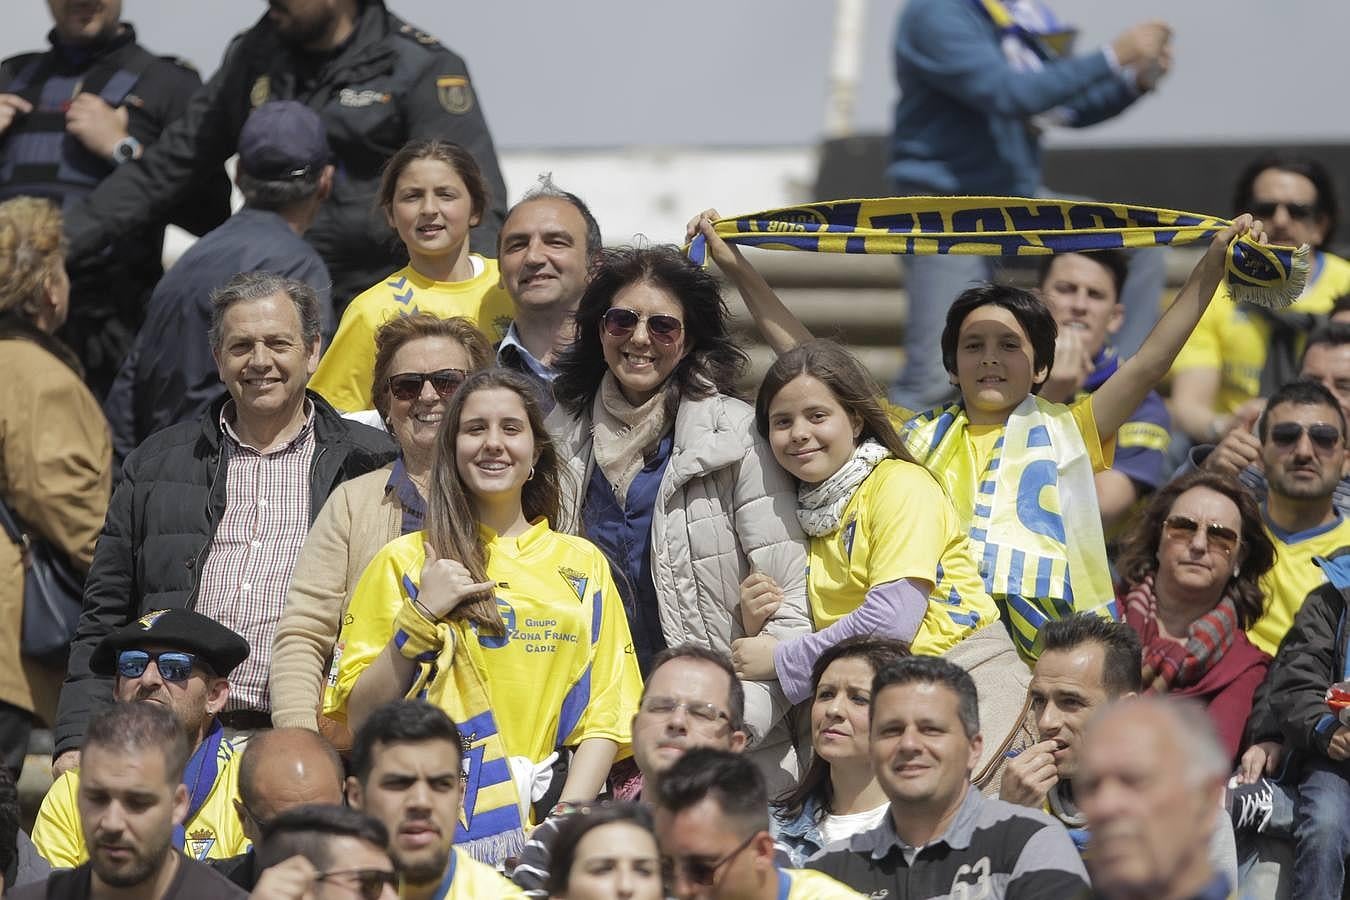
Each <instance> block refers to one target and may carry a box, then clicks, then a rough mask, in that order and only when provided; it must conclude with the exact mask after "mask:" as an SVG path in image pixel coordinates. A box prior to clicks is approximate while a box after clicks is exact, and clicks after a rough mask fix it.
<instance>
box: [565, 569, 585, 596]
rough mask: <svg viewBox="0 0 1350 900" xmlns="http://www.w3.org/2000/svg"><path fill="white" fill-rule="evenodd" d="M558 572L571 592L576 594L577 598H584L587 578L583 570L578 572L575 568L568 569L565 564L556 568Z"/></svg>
mask: <svg viewBox="0 0 1350 900" xmlns="http://www.w3.org/2000/svg"><path fill="white" fill-rule="evenodd" d="M558 574H559V575H561V576H562V577H563V581H566V582H567V583H568V584H569V585H570V586H571V588H572V592H573V593H574V594H576V595H577V599H578V600H584V599H585V597H586V585H587V582H588V581H589V579H587V577H586V574H585V573H584V572H578V571H577V570H576V569H569V568H567V567H566V566H560V567H559V568H558Z"/></svg>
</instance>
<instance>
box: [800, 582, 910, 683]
mask: <svg viewBox="0 0 1350 900" xmlns="http://www.w3.org/2000/svg"><path fill="white" fill-rule="evenodd" d="M927 611H928V592H927V591H925V590H923V589H922V588H920V587H916V586H915V584H914V582H912V581H910V580H909V579H908V578H901V579H899V580H898V581H888V582H886V583H885V584H878V585H876V586H875V587H873V588H871V589H870V590H869V591H868V592H867V596H866V597H864V598H863V602H862V605H861V606H859V607H858V608H857V609H855V610H854V611H853V612H851V613H849V614H848V615H846V616H844V617H843V618H842V619H840V620H839V621H837V622H835V623H834V624H833V625H831V626H830V627H828V628H826V629H824V630H822V631H817V632H815V633H814V634H804V635H802V636H801V637H799V638H795V639H793V640H790V641H782V642H780V643H779V644H778V646H777V647H775V648H774V651H773V667H774V670H775V671H776V672H777V673H778V684H779V686H781V687H782V688H783V693H784V694H786V695H787V698H788V700H790V701H792V702H793V703H800V702H801V701H803V700H805V699H806V698H807V697H809V696H811V667H812V666H813V665H815V662H816V660H817V659H818V658H819V657H820V655H821V654H822V653H824V652H825V651H826V650H828V649H829V648H830V647H833V646H834V645H835V644H837V643H839V642H840V641H842V640H844V638H850V637H857V636H859V635H873V636H877V637H887V638H893V639H895V640H897V641H901V642H903V643H905V644H909V643H911V642H912V641H913V640H914V635H916V634H918V633H919V624H920V623H921V622H922V621H923V616H924V613H926V612H927Z"/></svg>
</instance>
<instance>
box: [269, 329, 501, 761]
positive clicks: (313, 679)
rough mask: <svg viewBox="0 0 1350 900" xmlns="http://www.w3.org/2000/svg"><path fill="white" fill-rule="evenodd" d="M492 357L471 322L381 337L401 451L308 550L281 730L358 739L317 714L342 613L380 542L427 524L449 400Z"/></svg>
mask: <svg viewBox="0 0 1350 900" xmlns="http://www.w3.org/2000/svg"><path fill="white" fill-rule="evenodd" d="M491 359H492V346H491V344H489V343H488V340H487V338H485V337H484V336H483V334H482V332H480V331H479V330H478V329H477V328H475V327H474V325H473V323H472V322H470V321H469V320H468V319H463V318H450V319H443V318H440V317H439V316H434V315H431V314H430V313H413V314H412V315H408V316H395V317H394V318H393V319H391V320H390V321H388V322H386V323H385V324H384V325H383V326H382V327H381V328H380V330H379V332H378V333H377V334H376V335H375V375H374V378H373V379H372V384H371V387H370V391H371V395H372V396H373V397H374V398H375V409H376V412H377V414H378V416H379V418H380V421H381V422H382V424H383V425H384V427H385V428H386V429H388V431H389V432H390V433H391V434H393V436H394V438H395V439H396V440H397V441H398V446H399V457H398V459H396V460H394V462H393V463H391V464H390V465H388V466H385V467H384V468H382V469H377V470H375V471H374V472H370V473H368V474H366V475H362V476H361V477H359V478H354V479H352V480H350V481H347V482H344V483H343V484H341V485H339V486H338V487H337V488H336V489H335V490H334V491H333V493H332V495H331V496H330V497H329V498H328V502H327V503H325V504H324V507H323V509H322V510H321V511H320V512H319V515H318V517H317V518H316V519H315V520H314V525H313V527H312V528H311V529H310V532H309V536H308V537H307V538H306V539H305V544H304V547H302V548H301V550H300V556H299V558H298V559H297V560H296V564H295V572H294V574H293V575H292V577H291V587H290V591H289V592H288V594H287V597H286V606H285V608H284V609H283V611H282V614H281V620H280V621H279V622H278V623H277V634H276V640H275V643H274V645H273V650H272V673H271V692H272V722H273V724H274V725H276V726H277V727H278V728H283V727H298V728H309V729H314V728H319V730H321V731H323V733H324V734H325V735H326V736H327V737H328V739H329V740H331V741H332V742H333V744H334V745H335V746H337V747H338V748H339V749H346V747H348V746H350V740H351V737H350V735H349V734H347V732H346V729H345V728H344V727H342V726H339V725H337V724H336V723H334V722H331V721H330V720H328V719H326V718H323V717H319V716H318V713H317V711H318V709H319V706H320V705H321V704H322V701H323V685H324V675H325V672H326V670H327V667H328V662H329V658H330V657H331V656H332V653H333V643H334V641H335V640H336V639H337V634H338V626H339V624H340V623H341V621H342V614H343V612H344V611H345V609H346V607H347V603H348V602H349V601H350V600H351V594H352V591H353V590H355V588H356V582H357V581H358V580H359V579H360V577H361V573H362V572H364V571H365V568H366V566H367V565H369V564H370V561H371V560H372V559H374V557H375V554H376V553H377V552H378V551H379V549H380V548H381V547H383V546H384V545H385V544H387V543H388V542H389V541H392V540H393V539H394V538H396V537H399V536H400V535H404V534H409V533H411V532H413V531H417V530H419V529H421V528H422V524H423V518H424V516H425V515H426V497H427V488H428V485H429V483H430V480H431V464H432V455H433V453H434V451H435V449H436V433H437V431H438V429H439V428H440V424H441V419H442V418H443V417H444V415H445V407H446V405H447V404H448V403H449V402H450V397H451V396H452V395H453V394H454V392H455V389H456V388H457V387H458V386H459V385H460V384H461V383H462V382H463V381H464V379H465V378H466V377H468V375H469V373H471V372H476V371H478V370H479V369H483V368H486V367H487V365H488V363H489V362H490V361H491Z"/></svg>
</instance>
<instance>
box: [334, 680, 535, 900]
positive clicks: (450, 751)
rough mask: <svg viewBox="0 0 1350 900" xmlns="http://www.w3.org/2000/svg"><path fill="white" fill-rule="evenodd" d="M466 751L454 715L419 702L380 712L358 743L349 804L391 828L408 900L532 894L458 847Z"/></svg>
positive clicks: (358, 734) (361, 732)
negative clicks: (525, 892)
mask: <svg viewBox="0 0 1350 900" xmlns="http://www.w3.org/2000/svg"><path fill="white" fill-rule="evenodd" d="M464 746H465V742H464V739H463V738H461V737H460V732H459V729H458V728H456V727H455V723H454V722H451V721H450V717H449V716H447V715H446V714H445V713H444V712H442V711H441V710H439V709H437V708H436V707H434V706H432V705H431V704H429V703H424V702H422V701H418V700H396V701H394V702H393V703H386V704H385V705H384V706H381V707H379V708H378V709H376V710H375V711H374V712H373V713H371V715H370V717H369V718H368V719H366V722H365V724H364V725H362V726H361V728H360V730H358V731H357V732H356V736H355V739H354V740H353V742H352V758H351V762H352V774H351V776H349V777H348V778H347V801H348V803H350V804H351V805H352V806H353V807H355V808H356V809H359V810H361V811H362V812H364V813H365V814H366V815H368V816H371V817H373V818H375V819H377V820H378V821H379V822H380V823H381V824H382V825H384V827H385V828H387V829H388V830H389V856H390V857H391V858H392V859H393V860H394V865H395V866H396V867H397V869H398V871H399V874H400V875H401V876H402V878H403V884H402V888H401V890H400V891H399V896H401V897H402V898H403V900H433V898H434V900H476V898H479V897H501V898H506V900H509V898H515V897H523V896H524V895H523V894H521V893H520V891H519V890H518V889H516V887H515V886H514V885H513V884H511V882H509V881H507V880H506V879H505V878H502V877H501V876H500V875H498V874H497V873H496V872H495V871H493V870H492V867H491V866H488V865H485V864H484V863H481V862H478V861H477V860H475V859H473V858H472V857H471V856H469V854H468V853H466V852H464V851H463V850H460V849H458V848H457V847H455V846H454V843H455V829H456V828H457V827H458V825H459V820H460V799H461V796H462V793H463V782H462V780H461V772H462V771H463V764H464V760H463V759H462V757H461V752H462V750H461V748H463V747H464ZM470 765H473V761H472V760H471V761H470Z"/></svg>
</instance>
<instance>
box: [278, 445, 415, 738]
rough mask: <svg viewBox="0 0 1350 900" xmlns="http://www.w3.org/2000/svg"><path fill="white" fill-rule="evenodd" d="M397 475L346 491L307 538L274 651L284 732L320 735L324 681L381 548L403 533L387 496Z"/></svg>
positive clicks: (371, 475)
mask: <svg viewBox="0 0 1350 900" xmlns="http://www.w3.org/2000/svg"><path fill="white" fill-rule="evenodd" d="M393 468H394V467H393V465H392V464H391V465H388V466H385V467H384V468H382V469H376V470H375V471H374V472H368V473H366V474H365V475H362V476H361V477H359V478H353V479H352V480H350V481H345V482H343V483H342V484H340V485H338V487H337V488H336V489H335V490H334V491H333V493H332V494H331V495H330V496H329V498H328V502H327V503H325V504H324V505H323V509H322V510H320V512H319V516H318V518H316V519H315V520H314V526H313V527H312V528H311V529H310V530H309V536H308V537H306V538H305V545H304V547H302V548H301V550H300V556H299V558H298V559H297V560H296V562H295V574H294V575H293V576H292V577H291V589H290V592H289V593H288V594H287V595H286V606H285V608H284V609H283V610H282V613H281V619H280V621H279V622H278V623H277V635H276V639H275V640H274V641H273V643H272V676H271V688H272V724H273V725H275V726H276V727H277V728H308V729H310V730H311V731H317V730H318V728H319V721H318V710H319V707H320V704H321V702H322V700H323V688H324V677H325V675H326V674H327V669H328V662H329V660H330V659H331V657H332V655H333V644H334V642H335V641H336V640H337V636H338V630H339V629H340V628H341V624H342V615H343V613H344V612H345V611H346V609H347V603H348V602H349V601H350V600H351V597H352V591H354V590H355V589H356V583H357V581H359V580H360V579H361V573H362V572H364V571H365V570H366V566H368V565H370V561H371V560H372V559H374V558H375V554H376V553H378V552H379V551H380V548H381V547H383V546H384V545H385V544H387V543H389V542H390V541H392V540H393V539H394V538H396V537H398V536H399V535H400V534H401V532H402V522H403V507H402V505H401V504H400V503H399V502H398V498H397V497H395V496H394V493H393V492H392V491H389V492H386V491H385V485H386V484H388V483H389V474H390V472H392V471H393Z"/></svg>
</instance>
